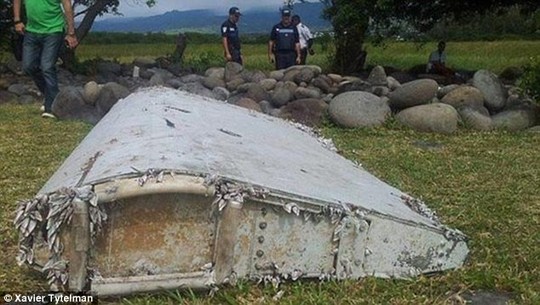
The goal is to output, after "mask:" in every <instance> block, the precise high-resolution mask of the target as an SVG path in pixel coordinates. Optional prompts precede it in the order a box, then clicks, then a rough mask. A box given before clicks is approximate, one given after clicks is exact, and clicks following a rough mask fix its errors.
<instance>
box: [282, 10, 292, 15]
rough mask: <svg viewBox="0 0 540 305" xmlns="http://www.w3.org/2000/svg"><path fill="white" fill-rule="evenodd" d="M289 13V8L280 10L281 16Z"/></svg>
mask: <svg viewBox="0 0 540 305" xmlns="http://www.w3.org/2000/svg"><path fill="white" fill-rule="evenodd" d="M290 15H291V10H290V9H288V8H286V9H283V10H282V11H281V16H290Z"/></svg>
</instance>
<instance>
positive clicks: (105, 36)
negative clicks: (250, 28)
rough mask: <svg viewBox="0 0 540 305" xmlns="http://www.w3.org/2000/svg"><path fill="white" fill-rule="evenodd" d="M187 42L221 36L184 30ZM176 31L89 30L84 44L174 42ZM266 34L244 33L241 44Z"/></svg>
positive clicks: (215, 39)
mask: <svg viewBox="0 0 540 305" xmlns="http://www.w3.org/2000/svg"><path fill="white" fill-rule="evenodd" d="M183 34H184V35H186V38H187V41H188V43H191V44H204V43H216V42H217V43H220V42H221V37H220V36H219V35H217V34H205V33H196V32H185V33H183ZM177 35H178V33H119V32H90V33H88V35H87V36H86V37H85V38H84V43H85V44H105V45H107V44H127V43H128V44H129V43H141V44H152V43H175V40H176V36H177ZM268 38H269V36H268V35H265V34H245V35H242V43H243V44H261V43H267V42H268Z"/></svg>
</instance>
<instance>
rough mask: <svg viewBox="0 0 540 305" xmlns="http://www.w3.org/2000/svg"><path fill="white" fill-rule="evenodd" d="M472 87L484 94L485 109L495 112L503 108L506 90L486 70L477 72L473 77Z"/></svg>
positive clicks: (495, 77) (493, 75) (494, 76)
mask: <svg viewBox="0 0 540 305" xmlns="http://www.w3.org/2000/svg"><path fill="white" fill-rule="evenodd" d="M473 86H474V87H476V88H478V90H480V91H481V92H482V93H483V94H484V99H485V103H486V107H487V108H488V109H489V110H490V111H493V112H497V111H500V110H501V109H503V108H504V105H505V101H506V98H507V96H506V90H505V89H504V87H503V84H502V82H501V81H500V80H499V78H498V77H497V75H495V74H493V73H491V72H490V71H488V70H478V71H476V73H474V76H473Z"/></svg>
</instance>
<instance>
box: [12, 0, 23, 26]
mask: <svg viewBox="0 0 540 305" xmlns="http://www.w3.org/2000/svg"><path fill="white" fill-rule="evenodd" d="M21 1H22V0H13V23H14V24H15V31H16V32H17V33H19V34H24V23H23V22H22V20H21Z"/></svg>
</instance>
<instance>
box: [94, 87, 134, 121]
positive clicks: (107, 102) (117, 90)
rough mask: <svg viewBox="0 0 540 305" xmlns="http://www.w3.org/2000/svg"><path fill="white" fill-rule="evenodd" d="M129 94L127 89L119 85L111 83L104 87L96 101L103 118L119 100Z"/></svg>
mask: <svg viewBox="0 0 540 305" xmlns="http://www.w3.org/2000/svg"><path fill="white" fill-rule="evenodd" d="M129 93H130V92H129V90H128V89H127V88H126V87H124V86H122V85H120V84H118V83H114V82H111V83H106V84H105V85H103V88H101V91H100V93H99V96H98V98H97V100H96V108H97V112H98V114H99V115H100V116H101V117H103V116H104V115H105V114H106V113H107V112H109V110H110V109H111V108H112V106H114V104H116V102H118V100H120V99H123V98H125V97H126V96H128V95H129Z"/></svg>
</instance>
